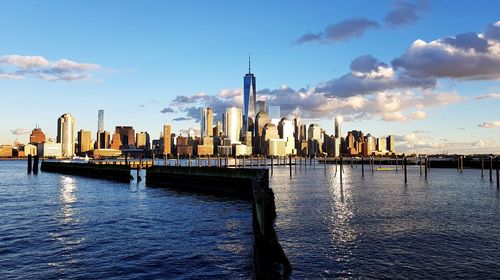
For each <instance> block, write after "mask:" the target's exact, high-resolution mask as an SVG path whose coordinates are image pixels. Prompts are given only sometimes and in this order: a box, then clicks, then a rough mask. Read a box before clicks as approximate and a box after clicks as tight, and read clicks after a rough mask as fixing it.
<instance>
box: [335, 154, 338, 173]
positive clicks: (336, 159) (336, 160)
mask: <svg viewBox="0 0 500 280" xmlns="http://www.w3.org/2000/svg"><path fill="white" fill-rule="evenodd" d="M337 164H338V158H337V157H335V173H337Z"/></svg>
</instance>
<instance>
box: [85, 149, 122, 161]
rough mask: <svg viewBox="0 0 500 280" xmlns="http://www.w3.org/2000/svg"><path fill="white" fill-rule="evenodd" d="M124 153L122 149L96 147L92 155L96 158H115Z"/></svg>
mask: <svg viewBox="0 0 500 280" xmlns="http://www.w3.org/2000/svg"><path fill="white" fill-rule="evenodd" d="M121 155H122V151H121V150H117V149H96V150H94V151H93V153H92V156H93V158H95V159H101V158H115V157H119V156H121Z"/></svg>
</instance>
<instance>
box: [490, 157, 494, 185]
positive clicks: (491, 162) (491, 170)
mask: <svg viewBox="0 0 500 280" xmlns="http://www.w3.org/2000/svg"><path fill="white" fill-rule="evenodd" d="M490 182H493V156H490Z"/></svg>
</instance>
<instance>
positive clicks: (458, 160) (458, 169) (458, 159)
mask: <svg viewBox="0 0 500 280" xmlns="http://www.w3.org/2000/svg"><path fill="white" fill-rule="evenodd" d="M456 159H457V171H458V172H460V156H457V157H456Z"/></svg>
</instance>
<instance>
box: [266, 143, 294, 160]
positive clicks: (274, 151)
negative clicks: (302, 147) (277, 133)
mask: <svg viewBox="0 0 500 280" xmlns="http://www.w3.org/2000/svg"><path fill="white" fill-rule="evenodd" d="M286 144H287V142H286V140H285V139H269V140H268V146H269V148H268V151H267V155H268V156H280V157H282V156H285V155H287V154H289V153H287V151H286Z"/></svg>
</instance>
